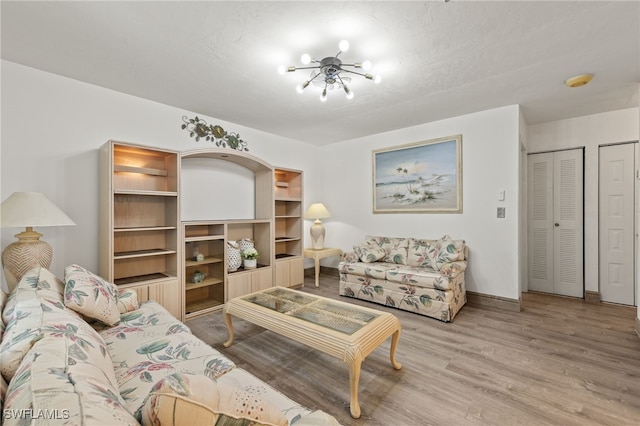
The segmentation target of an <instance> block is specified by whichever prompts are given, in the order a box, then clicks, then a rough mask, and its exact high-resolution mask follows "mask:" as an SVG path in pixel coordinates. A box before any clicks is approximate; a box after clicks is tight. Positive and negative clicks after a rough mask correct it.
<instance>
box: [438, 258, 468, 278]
mask: <svg viewBox="0 0 640 426" xmlns="http://www.w3.org/2000/svg"><path fill="white" fill-rule="evenodd" d="M465 269H467V262H466V261H464V260H456V261H455V262H449V263H445V264H444V265H442V268H440V272H442V273H443V274H444V275H447V276H450V277H457V276H458V275H460V274H461V273H463V272H464V271H465Z"/></svg>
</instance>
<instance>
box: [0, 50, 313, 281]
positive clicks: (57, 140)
mask: <svg viewBox="0 0 640 426" xmlns="http://www.w3.org/2000/svg"><path fill="white" fill-rule="evenodd" d="M1 65H2V74H1V77H2V82H1V84H2V86H1V89H2V116H1V118H2V130H1V137H2V146H1V147H2V158H1V160H0V161H1V170H0V175H1V183H2V186H1V188H0V199H1V200H4V199H6V198H7V197H8V196H9V195H11V194H12V193H13V192H15V191H38V192H43V193H45V194H46V195H47V196H48V197H49V198H50V199H51V200H52V201H53V202H54V203H55V204H57V205H58V206H59V207H60V208H61V209H62V210H63V211H65V212H66V213H67V214H68V215H69V216H70V217H71V218H72V219H73V220H74V221H75V222H76V223H77V226H74V227H58V228H46V229H44V228H43V229H39V231H40V232H42V233H44V235H45V236H44V237H43V240H45V241H47V242H48V243H50V244H51V245H52V246H53V256H54V258H53V263H52V266H51V269H52V271H53V272H54V273H55V274H57V275H58V276H61V275H62V272H63V269H64V267H65V266H66V265H68V264H70V263H74V262H75V263H79V264H82V265H84V266H86V267H87V268H89V269H93V270H97V269H98V148H99V147H100V146H101V145H102V144H103V143H105V142H106V141H107V140H109V139H117V140H122V141H128V142H135V143H140V144H146V145H152V146H157V147H167V148H171V149H176V150H181V151H182V150H188V149H194V148H201V147H206V146H209V145H211V143H210V142H204V141H201V142H195V140H194V139H193V138H190V137H189V134H188V133H187V132H186V131H184V130H181V128H180V126H181V124H182V116H183V115H187V116H190V117H192V116H194V115H195V113H192V112H188V111H184V110H180V109H177V108H173V107H169V106H167V105H163V104H159V103H156V102H152V101H149V100H145V99H141V98H137V97H134V96H129V95H126V94H123V93H119V92H115V91H112V90H107V89H104V88H101V87H97V86H93V85H89V84H85V83H82V82H78V81H76V80H72V79H68V78H65V77H62V76H59V75H55V74H50V73H46V72H42V71H39V70H36V69H33V68H28V67H24V66H22V65H18V64H15V63H12V62H7V61H2V63H1ZM211 102H220V101H219V100H216V99H214V98H212V100H211ZM200 117H202V116H200ZM203 118H205V119H206V120H207V121H208V122H209V123H213V124H220V125H222V127H223V128H224V129H225V130H227V131H233V132H237V133H239V134H240V136H241V137H242V138H243V139H244V140H245V141H247V142H248V144H249V149H250V153H251V154H253V155H255V156H257V157H259V158H262V159H263V160H264V161H267V162H269V163H271V164H273V165H275V166H280V167H288V168H295V169H303V170H304V171H305V193H306V196H307V197H308V199H314V198H317V195H316V191H317V188H318V185H317V183H316V181H314V180H311V178H313V176H316V175H317V174H318V173H319V170H318V169H319V166H318V165H317V161H315V159H316V158H317V155H318V154H317V152H318V150H319V148H317V147H315V146H312V145H309V144H306V143H301V142H297V141H294V140H291V139H286V138H282V137H279V136H275V135H272V134H268V133H264V132H260V131H258V130H255V129H251V128H248V127H244V126H241V125H238V124H233V123H228V122H225V121H222V120H217V119H211V118H208V117H203ZM216 184H220V185H229V184H230V182H228V181H227V182H216ZM17 232H20V230H19V229H3V230H2V234H1V235H2V238H1V243H2V244H1V245H2V248H3V249H4V247H5V246H6V245H7V244H9V243H11V242H12V241H14V240H15V238H14V237H13V235H14V234H16V233H17ZM0 275H3V274H0ZM2 279H3V281H2V282H3V287H4V286H5V284H4V277H3V278H2ZM4 288H5V289H6V287H4Z"/></svg>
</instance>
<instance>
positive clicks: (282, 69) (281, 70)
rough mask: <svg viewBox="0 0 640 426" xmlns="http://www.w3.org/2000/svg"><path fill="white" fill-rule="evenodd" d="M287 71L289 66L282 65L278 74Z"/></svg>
mask: <svg viewBox="0 0 640 426" xmlns="http://www.w3.org/2000/svg"><path fill="white" fill-rule="evenodd" d="M286 72H287V67H285V66H284V65H280V66H279V67H278V74H284V73H286Z"/></svg>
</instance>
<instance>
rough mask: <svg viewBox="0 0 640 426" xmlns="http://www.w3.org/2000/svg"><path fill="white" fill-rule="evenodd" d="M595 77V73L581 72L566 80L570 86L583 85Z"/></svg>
mask: <svg viewBox="0 0 640 426" xmlns="http://www.w3.org/2000/svg"><path fill="white" fill-rule="evenodd" d="M592 78H593V74H580V75H576V76H575V77H571V78H569V79H567V81H565V82H564V84H566V85H567V86H569V87H581V86H584V85H585V84H587V83H589V82H590V81H591V79H592Z"/></svg>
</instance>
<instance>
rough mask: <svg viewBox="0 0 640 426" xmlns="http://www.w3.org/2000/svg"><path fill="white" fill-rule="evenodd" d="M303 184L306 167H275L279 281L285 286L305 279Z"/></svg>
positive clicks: (277, 276) (279, 283) (276, 281)
mask: <svg viewBox="0 0 640 426" xmlns="http://www.w3.org/2000/svg"><path fill="white" fill-rule="evenodd" d="M302 187H303V174H302V171H300V170H292V169H284V168H275V169H274V228H275V232H274V234H275V239H274V244H275V256H274V257H275V283H276V285H279V286H283V287H297V286H301V285H302V283H303V281H304V259H303V257H302V250H303V239H302V230H303V222H302V221H303V212H302V195H303V194H302Z"/></svg>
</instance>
